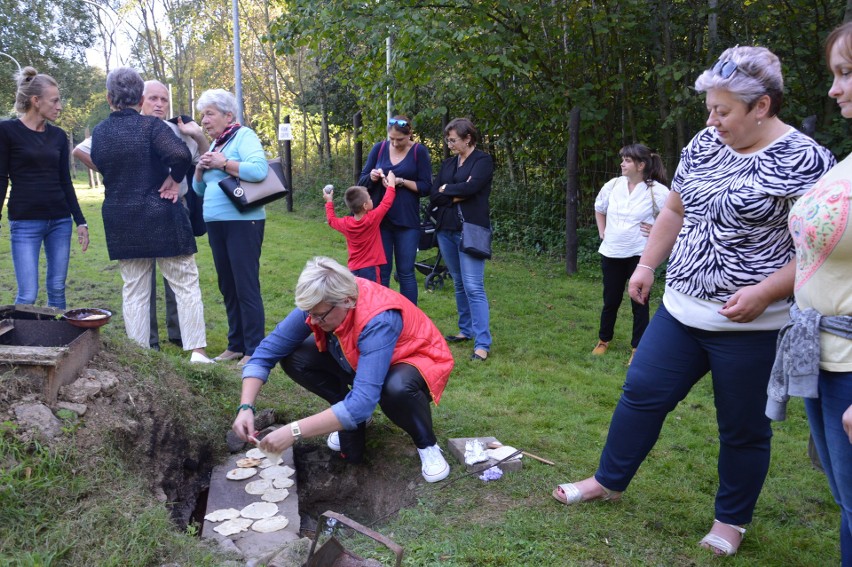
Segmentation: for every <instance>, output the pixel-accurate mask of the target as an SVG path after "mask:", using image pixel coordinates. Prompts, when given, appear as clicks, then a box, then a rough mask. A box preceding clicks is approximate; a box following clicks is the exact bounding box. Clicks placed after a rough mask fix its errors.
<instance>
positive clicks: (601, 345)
mask: <svg viewBox="0 0 852 567" xmlns="http://www.w3.org/2000/svg"><path fill="white" fill-rule="evenodd" d="M608 348H609V343H608V342H606V341H598V344H597V345H596V346H595V348H594V349H592V354H593V355H595V356H600V355H602V354H604V353H606V349H608Z"/></svg>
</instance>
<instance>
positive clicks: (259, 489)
mask: <svg viewBox="0 0 852 567" xmlns="http://www.w3.org/2000/svg"><path fill="white" fill-rule="evenodd" d="M272 486H273V484H272V481H271V480H267V479H263V478H262V479H260V480H253V481H251V482H250V483H248V484H246V492H248V493H249V494H254V495H255V496H260V495H261V494H263V493H264V492H266V491H267V490H269V489H271V488H272Z"/></svg>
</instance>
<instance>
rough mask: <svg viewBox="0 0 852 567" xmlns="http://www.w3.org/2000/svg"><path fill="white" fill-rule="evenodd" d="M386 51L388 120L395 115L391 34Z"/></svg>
mask: <svg viewBox="0 0 852 567" xmlns="http://www.w3.org/2000/svg"><path fill="white" fill-rule="evenodd" d="M386 51H387V73H388V94H387V98H388V122H390V119H391V118H392V117H393V114H391V113H392V112H393V100H392V99H391V86H390V81H391V36H388V38H387V40H386Z"/></svg>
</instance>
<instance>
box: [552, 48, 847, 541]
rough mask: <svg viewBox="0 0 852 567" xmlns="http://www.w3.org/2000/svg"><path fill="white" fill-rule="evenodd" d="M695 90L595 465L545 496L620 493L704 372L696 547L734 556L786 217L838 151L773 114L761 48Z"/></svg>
mask: <svg viewBox="0 0 852 567" xmlns="http://www.w3.org/2000/svg"><path fill="white" fill-rule="evenodd" d="M695 88H696V90H697V91H699V92H704V93H706V105H707V112H708V118H707V128H706V129H704V130H702V131H701V132H699V133H698V134H697V135H696V136H695V137H694V138H693V139H692V141H691V142H690V143H689V144H688V145H687V146H686V147H685V148H684V149H683V151H682V153H681V160H680V164H679V165H678V168H677V171H676V172H675V176H674V179H673V180H672V187H671V192H670V194H669V196H668V198H667V200H666V206H665V208H664V209H663V211H662V212H661V213H660V215H659V217H658V218H657V222H656V223H655V224H654V228H653V229H652V231H651V235H650V237H649V239H648V244H647V246H646V247H645V250H644V252H643V253H642V256H641V258H640V259H639V264H638V267H637V268H636V271H635V272H634V274H633V276H632V277H631V279H630V284H629V286H628V290H629V293H630V297H631V298H632V299H633V300H635V301H639V302H645V301H647V300H648V292H649V290H650V288H651V284H652V283H653V279H654V269H655V268H656V267H657V266H658V265H659V264H661V263H662V262H663V260H665V258H666V257H669V267H668V273H667V279H666V287H665V293H664V296H663V305H662V306H661V307H660V308H659V309H658V310H657V312H656V314H655V315H654V318H653V319H652V321H651V323H650V325H649V326H648V328H647V330H646V331H645V334H644V336H643V337H642V341H641V342H640V343H639V348H638V349H637V352H636V356H635V358H634V359H633V363H632V364H631V365H630V368H629V370H628V372H627V379H626V381H625V383H624V388H623V390H624V391H623V393H622V396H621V399H620V400H619V402H618V406H617V407H616V409H615V413H614V414H613V418H612V422H611V423H610V429H609V435H608V437H607V442H606V445H605V447H604V450H603V453H602V455H601V459H600V464H599V466H598V470H597V472H596V474H595V475H594V476H593V477H590V478H587V479H585V480H583V481H581V482H578V483H575V484H570V483H569V484H562V485H560V486H559V487H558V488H557V489H556V490H555V491H554V494H553V495H554V497H555V498H556V499H557V500H560V501H561V502H563V503H565V504H574V503H577V502H584V501H589V500H615V499H618V498H619V497H620V496H621V492H622V491H624V490H625V489H626V488H627V485H628V484H629V483H630V481H631V479H632V478H633V476H634V475H635V473H636V471H637V470H638V468H639V466H640V465H641V464H642V462H643V461H644V460H645V457H646V456H647V455H648V453H649V452H650V451H651V449H652V448H653V446H654V444H655V443H656V441H657V438H658V437H659V434H660V429H661V428H662V426H663V422H664V421H665V418H666V416H667V415H668V413H669V412H671V411H672V410H673V409H674V408H675V407H676V406H677V404H678V403H679V402H680V401H681V400H682V399H684V398H685V397H686V395H687V394H688V393H689V391H690V389H691V388H692V386H693V385H694V384H695V383H696V382H697V381H698V380H699V379H700V378H701V377H702V376H704V375H705V374H707V373H708V372H710V373H711V374H712V380H713V391H714V395H715V406H716V417H717V422H718V426H719V441H720V446H719V466H718V471H719V487H718V489H717V492H716V504H715V514H714V515H715V520H714V522H713V526H712V528H711V530H710V532H709V533H708V534H707V535H706V536H705V537H704V538H703V539H702V540H701V541H700V542H699V544H700V545H701V546H702V547H705V548H707V549H709V550H712V551H713V552H714V553H715V554H717V555H733V554H734V553H736V551H737V549H738V548H739V545H740V543H741V541H742V538H743V534H744V533H745V528H743V527H742V526H743V524H747V523H749V522H751V519H752V514H753V512H754V507H755V505H756V503H757V498H758V495H759V494H760V490H761V488H762V487H763V482H764V479H765V478H766V473H767V471H768V469H769V449H770V439H771V437H772V429H771V428H770V425H769V419H768V418H767V417H766V416H765V415H764V410H765V408H766V400H767V396H766V386H767V383H768V380H769V371H770V369H771V367H772V362H773V360H774V357H775V342H776V338H777V335H778V329H779V328H780V327H781V326H782V325H783V324H784V323H785V322H786V320H787V314H788V312H789V308H790V296H791V295H792V292H793V272H794V270H795V266H794V265H793V264H792V263H791V259H792V258H793V242H792V239H791V238H790V235H789V233H788V232H787V230H786V219H787V215H788V213H789V211H790V208H791V207H792V205H793V203H794V202H795V200H796V198H797V197H799V196H800V195H802V194H803V193H804V192H805V191H807V190H808V189H809V188H810V187H811V186H812V185H813V183H814V182H815V181H816V180H817V179H819V178H820V177H821V176H822V175H823V174H825V172H826V171H828V170H829V169H830V168H831V167H832V166H833V165H834V161H835V160H834V157H833V156H832V155H831V153H830V152H829V151H828V150H827V149H825V148H823V147H821V146H819V145H818V144H817V143H816V142H814V141H813V140H812V139H811V138H809V137H807V136H805V135H804V134H802V133H801V132H799V131H797V130H796V129H795V128H793V127H791V126H789V125H787V124H785V123H784V122H782V121H781V119H780V118H779V116H778V112H779V110H780V107H781V100H782V93H783V88H784V85H783V79H782V76H781V64H780V61H779V60H778V57H776V56H775V55H774V54H773V53H772V52H770V51H769V50H768V49H766V48H762V47H748V46H744V47H739V46H738V47H734V48H731V49H728V50H726V51H725V52H724V53H722V55H721V57H720V58H719V60H718V62H717V63H715V64H714V65H713V66H712V67H711V68H710V69H707V70H706V71H704V72H703V73H702V74H701V75H700V76H699V77H698V79H697V80H696V82H695Z"/></svg>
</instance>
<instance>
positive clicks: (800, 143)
mask: <svg viewBox="0 0 852 567" xmlns="http://www.w3.org/2000/svg"><path fill="white" fill-rule="evenodd" d="M834 164H835V159H834V156H833V155H832V154H831V152H830V151H828V150H827V149H826V148H824V147H822V146H820V145H819V144H817V143H816V142H815V141H814V140H812V139H811V138H809V137H808V136H806V135H804V134H802V133H801V132H799V131H798V130H796V129H795V128H790V130H789V131H788V132H787V133H786V134H785V135H783V136H781V137H780V138H778V139H777V140H775V142H773V143H772V144H770V145H769V146H767V147H766V148H763V149H762V150H760V151H758V152H755V153H752V154H739V153H737V152H736V151H734V150H733V149H731V148H730V147H728V146H726V145H725V144H723V143H722V142H721V141H720V140H719V137H718V136H717V135H716V130H715V128H712V127H711V128H706V129H704V130H702V131H701V132H699V133H698V134H696V136H695V137H694V138H693V139H692V141H691V142H690V143H689V144H688V145H687V146H686V147H685V148H684V149H683V151H682V152H681V159H680V164H678V167H677V171H676V172H675V176H674V179H673V180H672V191H676V192H678V193H679V194H680V198H681V200H682V201H683V210H684V219H683V228H681V231H680V233H679V234H678V237H677V240H676V242H675V245H674V248H673V249H672V254H671V257H670V258H669V266H668V270H667V280H666V283H667V285H668V286H669V287H671V288H673V289H675V290H677V291H679V292H681V293H684V294H686V295H689V296H692V297H697V298H699V299H705V300H709V301H719V302H725V301H727V300H728V299H729V298H730V297H731V295H733V294H734V293H735V292H736V291H737V290H738V289H740V288H742V287H745V286H749V285H754V284H756V283H759V282H761V281H762V280H764V279H765V278H766V277H768V276H769V275H771V274H772V273H774V272H776V271H777V270H779V269H780V268H782V267H784V265H786V264H787V263H788V262H789V261H790V260H791V259H792V257H793V241H792V239H791V237H790V233H789V232H788V230H787V215H788V213H789V212H790V208H791V207H792V206H793V203H794V202H795V200H796V198H798V197H799V196H800V195H802V194H803V193H805V192H806V191H807V190H808V189H810V187H811V186H812V185H813V184H814V183H815V182H816V181H817V180H818V179H819V178H821V177H822V176H823V175H825V173H826V172H827V171H828V170H829V169H831V168H832V167H833V166H834Z"/></svg>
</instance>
